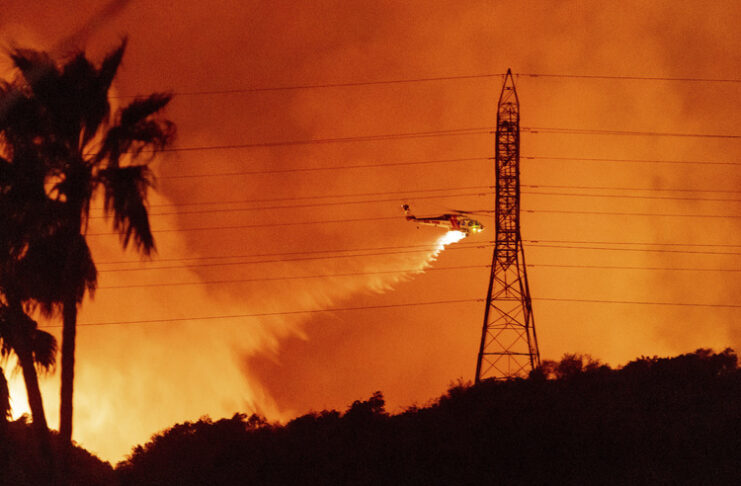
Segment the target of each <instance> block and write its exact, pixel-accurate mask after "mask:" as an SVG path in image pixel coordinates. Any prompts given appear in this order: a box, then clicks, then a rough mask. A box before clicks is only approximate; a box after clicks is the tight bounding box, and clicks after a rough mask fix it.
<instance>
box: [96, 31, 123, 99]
mask: <svg viewBox="0 0 741 486" xmlns="http://www.w3.org/2000/svg"><path fill="white" fill-rule="evenodd" d="M128 43H129V41H128V39H127V38H126V37H124V38H123V39H121V45H119V46H118V47H117V48H116V49H114V50H113V51H111V52H110V53H108V55H107V56H106V57H105V59H103V62H102V63H101V64H100V69H99V70H98V80H99V82H100V87H101V88H103V89H104V90H105V91H106V92H108V90H109V89H110V87H111V83H113V78H114V77H115V76H116V72H118V68H119V66H120V65H121V60H122V59H123V56H124V53H125V52H126V45H127V44H128Z"/></svg>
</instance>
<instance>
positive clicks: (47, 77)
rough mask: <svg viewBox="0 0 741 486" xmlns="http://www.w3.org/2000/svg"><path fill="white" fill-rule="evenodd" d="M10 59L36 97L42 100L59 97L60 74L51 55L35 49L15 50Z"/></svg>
mask: <svg viewBox="0 0 741 486" xmlns="http://www.w3.org/2000/svg"><path fill="white" fill-rule="evenodd" d="M10 58H11V59H12V61H13V64H14V65H15V67H17V68H18V69H19V70H20V72H21V74H22V76H23V79H24V80H25V82H26V84H27V85H28V86H29V87H30V89H31V91H33V93H34V95H36V96H38V97H39V98H41V99H42V100H48V99H51V98H53V97H55V96H57V95H58V83H57V80H58V78H59V75H60V72H59V69H57V66H56V63H55V62H54V60H53V59H52V58H51V56H49V54H47V53H45V52H42V51H37V50H35V49H13V51H12V52H11V53H10Z"/></svg>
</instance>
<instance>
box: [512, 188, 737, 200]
mask: <svg viewBox="0 0 741 486" xmlns="http://www.w3.org/2000/svg"><path fill="white" fill-rule="evenodd" d="M520 193H521V194H531V195H533V196H563V197H596V198H616V199H652V200H663V201H713V202H741V199H728V198H725V199H723V198H708V197H679V196H638V195H632V194H579V193H573V192H572V193H567V192H530V191H521V192H520Z"/></svg>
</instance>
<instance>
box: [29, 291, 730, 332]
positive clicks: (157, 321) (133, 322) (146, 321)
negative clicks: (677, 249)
mask: <svg viewBox="0 0 741 486" xmlns="http://www.w3.org/2000/svg"><path fill="white" fill-rule="evenodd" d="M533 300H538V301H551V302H582V303H597V304H628V305H656V306H677V307H715V308H729V309H739V308H741V305H739V304H704V303H690V302H646V301H635V300H606V299H569V298H552V297H534V298H533ZM472 302H484V300H483V299H454V300H437V301H428V302H407V303H403V304H385V305H363V306H355V307H332V308H326V309H303V310H293V311H281V312H259V313H250V314H231V315H208V316H190V317H173V318H169V319H140V320H130V321H110V322H80V323H78V324H77V326H81V327H91V326H121V325H136V324H166V323H176V322H185V321H206V320H223V319H241V318H249V317H274V316H287V315H298V314H316V313H324V312H347V311H357V310H369V309H394V308H401V307H418V306H428V305H446V304H463V303H466V304H468V303H472ZM40 327H41V328H42V329H50V328H59V327H62V326H61V325H51V326H40Z"/></svg>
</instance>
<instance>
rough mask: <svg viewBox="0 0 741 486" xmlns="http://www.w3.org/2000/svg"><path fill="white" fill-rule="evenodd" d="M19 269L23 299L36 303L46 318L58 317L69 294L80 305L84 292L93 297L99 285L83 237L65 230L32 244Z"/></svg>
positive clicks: (93, 263)
mask: <svg viewBox="0 0 741 486" xmlns="http://www.w3.org/2000/svg"><path fill="white" fill-rule="evenodd" d="M18 266H19V270H18V284H17V285H18V286H19V288H20V289H21V292H22V297H23V298H24V300H27V299H32V300H34V301H36V302H37V303H38V304H39V307H40V309H41V311H42V312H43V313H44V314H45V315H53V314H55V313H56V311H57V310H59V305H60V304H61V302H62V301H63V299H64V296H66V295H69V293H70V292H72V294H73V295H74V296H75V298H76V300H77V302H81V301H82V299H83V297H84V295H85V291H87V292H89V293H90V294H91V295H92V294H94V293H95V289H96V287H97V284H98V272H97V269H96V268H95V262H94V261H93V258H92V255H91V253H90V248H89V247H88V245H87V242H86V241H85V238H84V236H82V235H80V234H76V233H74V232H70V231H67V230H66V228H60V229H59V231H57V232H55V233H54V234H51V235H47V236H46V237H44V238H39V239H37V240H35V241H33V242H32V243H31V244H29V245H28V248H27V250H26V253H25V255H24V256H23V258H22V259H21V260H20V262H19V264H18Z"/></svg>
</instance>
